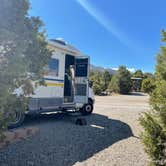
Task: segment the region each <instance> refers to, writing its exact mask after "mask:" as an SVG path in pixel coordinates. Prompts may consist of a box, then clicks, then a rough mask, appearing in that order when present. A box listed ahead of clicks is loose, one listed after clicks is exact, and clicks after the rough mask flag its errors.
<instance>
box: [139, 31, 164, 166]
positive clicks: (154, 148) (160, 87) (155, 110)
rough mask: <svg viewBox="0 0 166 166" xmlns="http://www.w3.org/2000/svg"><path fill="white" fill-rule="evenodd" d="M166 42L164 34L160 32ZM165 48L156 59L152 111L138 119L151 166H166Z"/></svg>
mask: <svg viewBox="0 0 166 166" xmlns="http://www.w3.org/2000/svg"><path fill="white" fill-rule="evenodd" d="M162 34H163V41H164V42H166V32H164V31H163V32H162ZM165 64H166V47H165V46H163V47H161V52H160V54H159V55H158V57H157V65H156V74H155V78H156V81H155V84H156V88H155V89H154V90H153V92H152V93H151V98H150V104H151V107H152V110H151V111H150V112H148V113H145V114H144V115H143V116H142V117H141V118H140V123H141V125H142V126H143V128H144V132H143V133H142V142H143V143H144V145H145V150H146V152H147V154H148V155H149V158H150V159H151V162H150V163H149V165H151V166H165V165H166V65H165Z"/></svg>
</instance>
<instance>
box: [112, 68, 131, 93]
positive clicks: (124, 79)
mask: <svg viewBox="0 0 166 166" xmlns="http://www.w3.org/2000/svg"><path fill="white" fill-rule="evenodd" d="M131 85H132V84H131V75H130V72H129V71H128V70H127V69H126V67H124V66H120V67H119V69H118V71H117V73H116V75H115V76H113V78H112V80H111V82H110V84H109V89H110V90H111V91H113V92H116V93H121V94H128V93H129V92H130V91H131Z"/></svg>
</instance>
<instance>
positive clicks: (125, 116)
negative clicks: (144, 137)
mask: <svg viewBox="0 0 166 166" xmlns="http://www.w3.org/2000/svg"><path fill="white" fill-rule="evenodd" d="M148 109H149V106H148V96H144V95H140V94H135V95H126V96H103V97H96V103H95V109H94V114H92V115H91V116H87V117H86V120H87V125H86V126H78V125H75V124H74V121H75V120H76V118H77V117H73V116H66V115H62V114H61V115H43V116H40V117H38V118H29V119H27V120H26V121H25V123H24V127H26V126H35V127H38V128H39V130H40V132H39V133H38V134H37V135H35V136H33V137H31V138H28V139H25V140H22V141H19V142H17V143H15V144H12V145H9V146H8V147H6V148H4V149H1V150H0V165H1V166H18V165H20V166H22V165H24V166H39V165H40V166H72V165H75V166H146V165H147V162H146V161H147V156H146V154H145V153H144V151H143V146H142V144H141V143H140V139H139V134H140V131H141V127H140V125H139V122H138V118H139V114H140V113H142V112H143V111H147V110H148Z"/></svg>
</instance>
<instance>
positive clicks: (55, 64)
mask: <svg viewBox="0 0 166 166" xmlns="http://www.w3.org/2000/svg"><path fill="white" fill-rule="evenodd" d="M48 70H49V71H48V75H51V76H58V73H59V60H58V59H53V58H52V59H50V61H49V62H48Z"/></svg>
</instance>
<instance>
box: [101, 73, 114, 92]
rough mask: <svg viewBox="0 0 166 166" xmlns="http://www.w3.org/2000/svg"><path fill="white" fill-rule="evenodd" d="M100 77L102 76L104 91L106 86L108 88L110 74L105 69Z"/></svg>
mask: <svg viewBox="0 0 166 166" xmlns="http://www.w3.org/2000/svg"><path fill="white" fill-rule="evenodd" d="M102 77H103V82H104V87H103V88H104V89H103V90H104V91H105V90H107V88H108V85H109V83H110V81H111V77H112V76H111V75H110V73H109V72H108V71H105V72H104V73H103V74H102Z"/></svg>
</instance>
